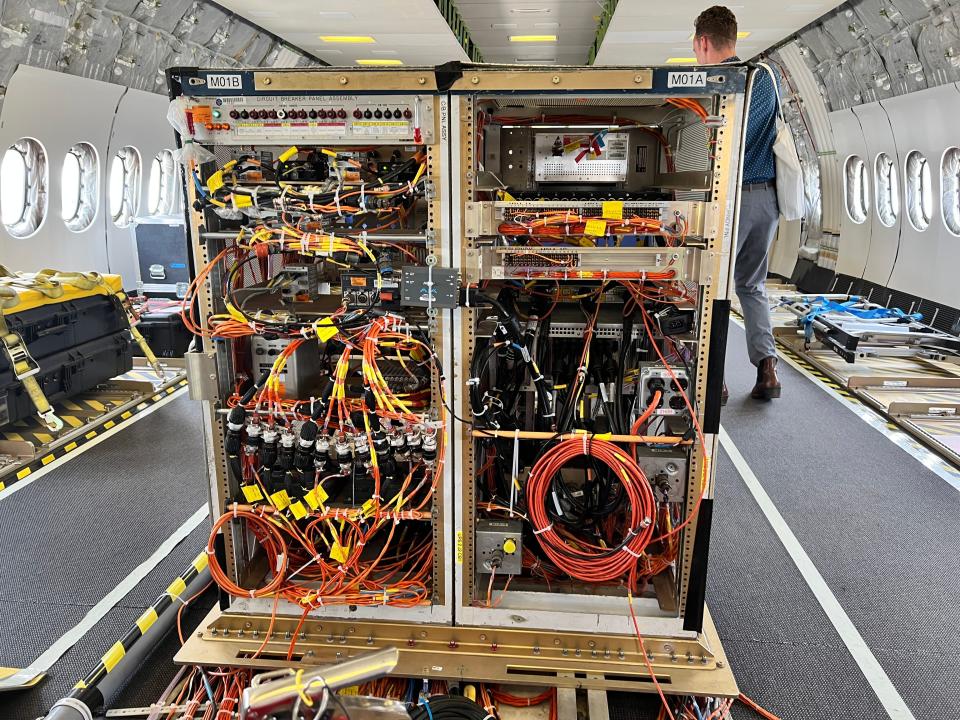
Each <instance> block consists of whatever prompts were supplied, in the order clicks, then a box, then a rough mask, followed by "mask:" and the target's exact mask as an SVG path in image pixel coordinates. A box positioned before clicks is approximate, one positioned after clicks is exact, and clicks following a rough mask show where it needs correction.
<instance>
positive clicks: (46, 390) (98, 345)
mask: <svg viewBox="0 0 960 720" xmlns="http://www.w3.org/2000/svg"><path fill="white" fill-rule="evenodd" d="M132 346H133V339H132V338H131V337H130V332H129V331H128V330H121V331H119V332H115V333H113V334H111V335H108V336H106V337H101V338H98V339H96V340H92V341H91V342H87V343H83V344H82V345H78V346H76V347H73V348H70V349H68V350H62V351H60V352H56V353H53V354H52V355H47V356H46V357H42V358H35V359H36V360H37V364H38V365H39V366H40V372H39V373H37V374H36V375H35V376H34V377H36V379H37V382H39V383H40V387H41V388H42V389H43V394H44V395H46V397H47V400H48V401H49V402H50V403H51V404H54V403H56V402H58V401H60V400H63V399H64V398H68V397H72V396H74V395H76V394H77V393H82V392H85V391H87V390H91V389H93V388H95V387H96V386H97V385H99V384H101V383H104V382H106V381H108V380H110V379H112V378H115V377H116V376H117V375H122V374H123V373H125V372H128V371H129V370H130V369H131V368H132V367H133V351H132ZM34 413H36V408H34V406H33V403H32V402H31V401H30V397H29V395H27V390H26V388H24V386H23V383H22V382H20V380H18V379H17V378H16V377H14V374H13V372H12V371H11V370H10V368H9V367H6V368H5V369H3V370H0V426H3V425H6V424H8V423H12V422H16V421H17V420H20V419H22V418H25V417H29V416H31V415H33V414H34Z"/></svg>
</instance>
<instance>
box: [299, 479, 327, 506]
mask: <svg viewBox="0 0 960 720" xmlns="http://www.w3.org/2000/svg"><path fill="white" fill-rule="evenodd" d="M327 497H329V496H328V495H327V492H326V490H324V489H323V488H322V487H320V486H319V485H318V486H317V487H315V488H314V489H313V490H311V491H310V492H308V493H307V494H306V495H304V496H303V499H304V500H306V501H307V505H309V506H310V509H311V510H316V509H317V508H318V507H320V506H321V505H323V503H325V502H326V501H327Z"/></svg>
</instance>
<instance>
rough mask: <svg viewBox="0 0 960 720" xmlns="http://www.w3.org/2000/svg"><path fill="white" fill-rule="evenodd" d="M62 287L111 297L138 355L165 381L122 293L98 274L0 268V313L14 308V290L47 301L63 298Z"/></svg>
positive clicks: (158, 364)
mask: <svg viewBox="0 0 960 720" xmlns="http://www.w3.org/2000/svg"><path fill="white" fill-rule="evenodd" d="M65 285H71V286H73V287H75V288H79V289H80V290H87V291H90V290H98V291H100V292H101V293H102V294H104V295H111V296H113V297H115V298H116V299H117V301H118V302H119V303H120V308H121V309H122V310H123V313H124V316H125V317H126V318H127V327H128V328H129V330H130V335H131V336H132V337H133V339H134V341H136V343H137V345H138V346H139V347H140V352H142V353H143V356H144V357H145V358H146V359H147V362H148V363H149V364H150V367H152V368H153V371H154V372H155V373H156V374H157V377H159V378H160V379H161V380H164V379H166V373H165V372H164V369H163V365H161V364H160V361H159V360H158V359H157V356H156V355H155V354H154V353H153V350H151V349H150V345H149V344H147V341H146V339H145V338H144V337H143V335H142V334H141V333H140V331H139V330H137V328H136V323H137V318H136V317H135V316H134V314H133V312H132V310H131V309H130V305H129V303H128V302H127V296H126V294H124V292H123V290H121V289H119V287H118V288H116V289H115V288H113V287H111V286H110V284H109V283H108V282H107V280H106V278H104V277H103V275H101V274H100V273H97V272H88V273H83V272H64V271H63V270H53V269H51V268H44V269H43V270H40V271H39V272H35V273H22V272H15V271H10V270H8V269H7V268H6V267H4V266H3V265H0V303H4V302H7V303H10V304H6V305H2V304H0V311H2V308H3V307H13V306H14V305H16V303H17V299H18V298H17V292H16V290H15V288H23V289H27V290H35V291H37V292H40V293H42V294H43V295H45V296H46V297H48V298H50V299H57V298H59V297H63V295H64V293H65V290H64V286H65ZM11 301H12V302H11ZM34 364H36V363H34Z"/></svg>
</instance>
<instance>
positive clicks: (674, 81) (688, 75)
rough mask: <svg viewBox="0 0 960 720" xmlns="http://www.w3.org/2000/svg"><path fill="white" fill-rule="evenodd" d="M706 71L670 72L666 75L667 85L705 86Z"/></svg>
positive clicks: (671, 86)
mask: <svg viewBox="0 0 960 720" xmlns="http://www.w3.org/2000/svg"><path fill="white" fill-rule="evenodd" d="M706 86H707V73H706V72H705V71H685V72H671V73H669V74H668V75H667V87H668V88H674V87H685V88H694V87H706Z"/></svg>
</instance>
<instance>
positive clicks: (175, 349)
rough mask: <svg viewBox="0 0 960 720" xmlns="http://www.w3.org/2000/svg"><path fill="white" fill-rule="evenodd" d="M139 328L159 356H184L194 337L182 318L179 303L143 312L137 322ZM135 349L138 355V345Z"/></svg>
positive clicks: (154, 352) (139, 352)
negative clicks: (174, 305)
mask: <svg viewBox="0 0 960 720" xmlns="http://www.w3.org/2000/svg"><path fill="white" fill-rule="evenodd" d="M137 330H139V331H140V334H141V335H143V338H144V340H146V341H147V345H149V346H150V349H151V350H153V354H154V355H156V356H157V357H164V358H174V357H183V354H184V353H185V352H186V351H187V348H188V347H189V345H190V341H191V340H192V339H193V335H191V334H190V331H189V330H187V328H186V326H185V325H184V324H183V320H181V319H180V306H179V305H177V306H176V307H170V308H164V309H163V310H154V311H152V312H146V313H143V314H142V315H141V316H140V322H139V323H137ZM134 351H135V352H136V354H137V355H140V354H141V351H140V348H139V347H137V346H135V347H134Z"/></svg>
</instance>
